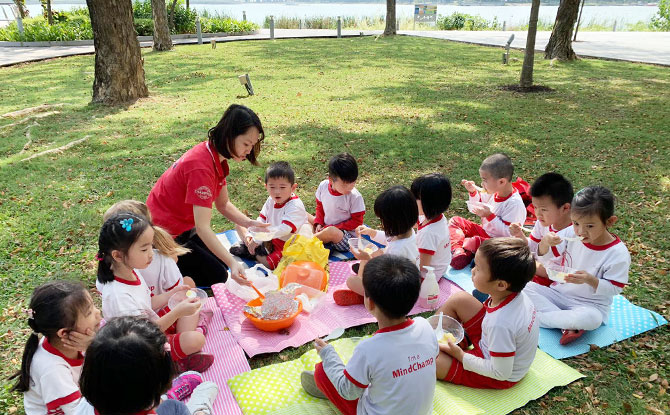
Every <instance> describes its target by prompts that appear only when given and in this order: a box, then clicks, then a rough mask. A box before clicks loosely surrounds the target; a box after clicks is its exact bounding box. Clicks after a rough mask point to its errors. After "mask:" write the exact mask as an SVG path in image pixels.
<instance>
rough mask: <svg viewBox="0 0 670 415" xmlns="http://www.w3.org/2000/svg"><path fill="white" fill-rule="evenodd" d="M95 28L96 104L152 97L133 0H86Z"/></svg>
mask: <svg viewBox="0 0 670 415" xmlns="http://www.w3.org/2000/svg"><path fill="white" fill-rule="evenodd" d="M86 4H87V6H88V12H89V15H90V16H91V26H92V28H93V45H94V47H95V80H94V81H93V102H100V103H104V104H108V105H115V104H121V103H125V102H130V101H134V100H136V99H137V98H142V97H146V96H148V95H149V91H148V90H147V86H146V84H145V83H144V67H143V61H142V52H141V50H140V43H139V42H138V41H137V33H136V32H135V26H134V25H133V5H132V3H131V0H86Z"/></svg>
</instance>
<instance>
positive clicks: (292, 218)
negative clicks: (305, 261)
mask: <svg viewBox="0 0 670 415" xmlns="http://www.w3.org/2000/svg"><path fill="white" fill-rule="evenodd" d="M265 188H266V189H267V191H268V194H269V196H268V199H267V200H266V201H265V204H264V205H263V208H262V209H261V212H260V213H259V214H258V219H257V220H258V221H259V222H261V223H269V224H270V225H272V226H275V227H277V230H276V231H274V233H273V239H272V241H271V246H269V247H266V246H265V245H264V244H263V243H262V242H261V241H256V240H255V239H254V238H253V237H252V236H251V235H249V233H248V231H247V228H244V227H242V226H240V225H236V226H235V229H236V230H237V234H238V235H239V236H240V239H241V240H242V241H243V242H244V243H237V244H235V245H233V246H231V247H230V253H231V254H233V255H237V256H239V257H242V258H250V259H253V260H255V261H258V262H260V263H261V264H263V265H265V266H266V267H268V268H270V269H275V268H276V267H277V265H279V261H280V260H281V258H282V251H283V249H284V243H285V242H286V241H287V240H288V238H290V237H291V235H292V234H293V233H295V232H296V231H297V230H298V229H299V228H300V227H301V226H302V225H303V224H304V223H305V222H307V211H306V210H305V205H304V204H303V203H302V200H300V198H299V197H298V196H296V195H295V193H294V192H295V190H296V189H297V188H298V184H297V183H296V182H295V173H294V172H293V169H292V168H291V165H290V164H288V163H287V162H285V161H278V162H276V163H273V164H271V165H270V167H268V168H267V170H266V171H265ZM268 248H269V249H268Z"/></svg>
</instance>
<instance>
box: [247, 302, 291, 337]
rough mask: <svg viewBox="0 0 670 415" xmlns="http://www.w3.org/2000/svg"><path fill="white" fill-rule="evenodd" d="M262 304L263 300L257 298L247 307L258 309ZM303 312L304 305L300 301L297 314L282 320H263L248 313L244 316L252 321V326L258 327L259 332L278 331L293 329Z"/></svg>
mask: <svg viewBox="0 0 670 415" xmlns="http://www.w3.org/2000/svg"><path fill="white" fill-rule="evenodd" d="M261 304H263V300H261V299H260V298H256V299H254V300H251V301H249V302H248V303H247V305H248V306H250V307H258V306H259V305H261ZM301 311H302V303H301V302H300V301H298V309H297V310H296V311H295V313H293V314H291V315H290V316H288V317H286V318H282V319H280V320H263V319H260V318H258V317H254V316H252V315H251V314H249V313H247V312H244V315H245V316H246V318H248V319H249V320H250V321H251V324H253V325H254V326H256V328H257V329H259V330H263V331H278V330H281V329H285V328H288V327H291V325H292V324H293V322H294V321H295V318H296V317H298V314H300V312H301Z"/></svg>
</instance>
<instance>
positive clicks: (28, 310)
mask: <svg viewBox="0 0 670 415" xmlns="http://www.w3.org/2000/svg"><path fill="white" fill-rule="evenodd" d="M23 312H24V313H26V315H27V316H28V320H30V319H33V318H35V312H34V311H33V309H32V308H24V309H23Z"/></svg>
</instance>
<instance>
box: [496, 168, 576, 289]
mask: <svg viewBox="0 0 670 415" xmlns="http://www.w3.org/2000/svg"><path fill="white" fill-rule="evenodd" d="M530 196H531V197H532V199H533V206H534V207H535V216H536V217H537V222H535V226H534V227H533V230H532V231H531V233H530V236H529V239H528V240H527V241H528V246H529V247H530V251H531V252H532V253H533V256H534V257H535V258H536V259H539V262H538V263H537V264H536V265H537V271H536V275H535V277H533V281H534V282H536V283H538V284H542V285H547V286H548V285H551V280H550V279H549V278H548V277H547V270H546V269H545V267H544V265H545V264H546V265H548V266H552V265H561V264H562V263H563V261H564V258H565V255H564V254H565V248H566V246H567V241H565V240H564V239H563V238H574V237H575V231H574V229H573V227H572V219H571V218H570V204H571V203H572V197H573V196H574V192H573V191H572V184H571V183H570V182H569V181H568V180H567V179H566V178H565V177H563V176H562V175H560V174H558V173H546V174H543V175H542V176H540V177H538V178H537V180H535V181H534V182H533V185H532V186H531V187H530ZM521 226H523V225H522V224H519V223H513V224H511V225H510V226H509V231H510V233H511V234H512V236H514V237H516V238H521V239H523V240H526V235H524V233H523V230H522V229H521Z"/></svg>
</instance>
